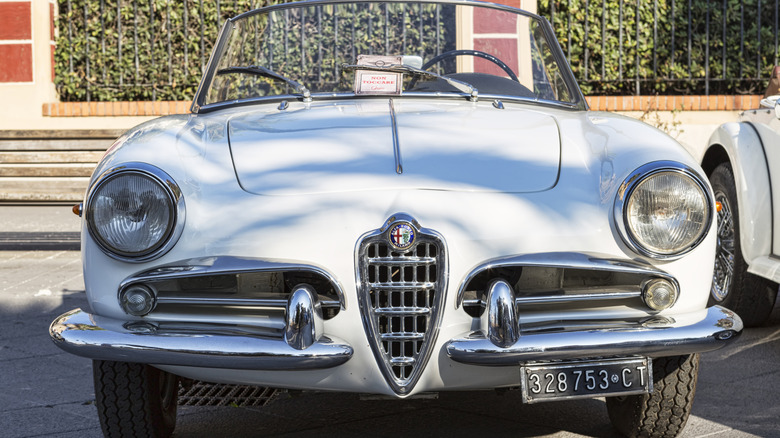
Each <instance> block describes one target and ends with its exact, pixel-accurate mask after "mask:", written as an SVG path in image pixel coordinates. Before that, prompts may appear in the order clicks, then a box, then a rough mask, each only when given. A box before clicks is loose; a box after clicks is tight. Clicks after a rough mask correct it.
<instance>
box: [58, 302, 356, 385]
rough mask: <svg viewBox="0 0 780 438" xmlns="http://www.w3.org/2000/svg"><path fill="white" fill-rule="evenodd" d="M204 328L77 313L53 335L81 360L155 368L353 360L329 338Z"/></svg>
mask: <svg viewBox="0 0 780 438" xmlns="http://www.w3.org/2000/svg"><path fill="white" fill-rule="evenodd" d="M303 319H305V318H303ZM290 325H292V324H291V323H288V326H290ZM298 325H300V324H298ZM201 327H202V328H200V329H190V330H171V331H167V330H164V329H162V328H158V327H156V326H155V325H153V324H146V323H142V324H137V323H133V322H129V323H128V322H125V321H119V320H115V319H110V318H105V317H97V316H93V315H90V314H89V313H86V312H84V311H82V310H81V309H76V310H72V311H70V312H68V313H65V314H63V315H61V316H60V317H59V318H57V319H55V320H54V322H53V323H52V324H51V327H50V328H49V334H50V336H51V338H52V340H53V341H54V343H55V344H56V345H57V346H58V347H60V348H61V349H63V350H65V351H67V352H68V353H72V354H75V355H78V356H83V357H87V358H90V359H100V360H112V361H120V362H140V363H148V364H155V365H182V366H193V367H205V368H231V369H249V370H311V369H321V368H330V367H335V366H338V365H341V364H343V363H345V362H346V361H348V360H349V359H350V358H351V357H352V347H351V346H349V345H348V344H346V343H345V342H343V341H340V340H338V339H335V338H328V337H326V336H318V339H316V340H314V339H311V337H309V338H310V339H308V340H307V339H301V338H302V337H303V338H305V337H306V336H303V335H301V334H296V335H291V334H290V333H288V332H290V330H288V332H286V333H285V335H284V337H269V336H262V335H257V334H250V333H240V332H236V333H230V332H227V331H225V330H220V329H219V327H218V326H216V325H214V326H213V327H212V328H213V330H208V326H207V325H202V326H201ZM317 331H319V329H318V330H317ZM301 333H303V334H305V331H302V332H301ZM318 334H319V333H318ZM307 344H308V345H307ZM302 347H303V348H302Z"/></svg>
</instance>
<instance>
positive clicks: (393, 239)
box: [390, 222, 416, 249]
mask: <svg viewBox="0 0 780 438" xmlns="http://www.w3.org/2000/svg"><path fill="white" fill-rule="evenodd" d="M415 237H416V236H415V234H414V228H412V226H411V225H409V224H407V223H403V222H402V223H400V224H396V225H395V226H394V227H393V228H391V229H390V244H391V245H393V246H394V247H395V248H398V249H408V248H409V247H410V246H412V244H413V243H414V239H415Z"/></svg>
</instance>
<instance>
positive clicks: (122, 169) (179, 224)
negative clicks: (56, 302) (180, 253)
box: [84, 162, 186, 263]
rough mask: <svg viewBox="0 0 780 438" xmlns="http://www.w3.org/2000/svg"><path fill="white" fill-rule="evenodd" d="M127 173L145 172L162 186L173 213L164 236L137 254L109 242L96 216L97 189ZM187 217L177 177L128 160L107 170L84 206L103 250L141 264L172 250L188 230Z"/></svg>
mask: <svg viewBox="0 0 780 438" xmlns="http://www.w3.org/2000/svg"><path fill="white" fill-rule="evenodd" d="M126 174H136V175H141V176H143V177H146V178H147V179H149V180H151V181H152V182H154V183H156V184H157V185H158V186H159V187H160V188H162V189H163V191H164V193H165V195H166V196H167V202H168V209H169V212H170V219H169V221H168V226H167V229H166V232H165V233H164V235H163V237H162V238H161V239H159V241H158V242H157V243H155V244H154V245H152V246H151V247H149V248H147V249H146V250H143V251H139V252H134V253H130V252H125V251H122V250H120V249H118V248H115V247H113V246H112V245H111V244H110V243H108V242H107V241H106V239H105V238H104V237H103V236H102V235H101V234H100V232H99V231H98V229H97V228H96V226H95V221H94V219H93V217H94V212H95V206H94V202H95V195H96V193H97V191H98V190H99V189H100V188H101V187H102V186H103V185H105V184H106V183H107V182H109V181H112V180H114V179H116V178H118V177H121V176H124V175H126ZM185 216H186V208H185V204H184V197H183V196H182V192H181V189H180V188H179V186H178V184H176V182H175V181H174V180H173V178H172V177H171V176H170V175H168V174H167V173H166V172H164V171H163V170H161V169H160V168H158V167H155V166H152V165H151V164H147V163H135V162H133V163H126V164H123V165H121V166H117V167H113V168H111V169H109V170H107V171H105V172H103V173H102V174H101V175H100V176H99V177H98V178H96V179H95V180H94V182H93V183H92V185H91V186H90V188H89V191H88V193H87V200H86V202H85V207H84V219H85V221H86V223H87V230H88V231H89V234H90V236H92V240H93V241H94V242H95V243H96V244H97V246H98V247H99V248H100V249H101V251H103V253H105V254H106V255H108V256H109V257H111V258H113V259H116V260H120V261H124V262H130V263H141V262H146V261H150V260H154V259H157V258H159V257H162V256H163V255H164V254H165V253H167V252H168V251H170V250H171V248H173V246H174V245H175V244H176V242H177V241H178V240H179V237H180V236H181V233H182V231H183V229H184V221H185Z"/></svg>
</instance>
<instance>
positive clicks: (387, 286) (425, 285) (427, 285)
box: [368, 282, 436, 290]
mask: <svg viewBox="0 0 780 438" xmlns="http://www.w3.org/2000/svg"><path fill="white" fill-rule="evenodd" d="M368 285H369V287H371V288H372V289H384V290H406V289H433V288H434V287H435V286H436V283H432V282H422V283H419V282H404V283H397V284H391V283H368Z"/></svg>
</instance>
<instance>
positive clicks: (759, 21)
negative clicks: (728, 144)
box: [539, 0, 778, 94]
mask: <svg viewBox="0 0 780 438" xmlns="http://www.w3.org/2000/svg"><path fill="white" fill-rule="evenodd" d="M777 9H778V2H777V1H775V0H763V1H761V0H540V1H539V14H540V15H543V16H545V17H546V18H547V19H548V20H550V21H551V22H552V24H553V27H554V28H555V32H556V34H557V36H558V39H559V41H560V44H561V47H562V48H563V51H564V52H565V53H567V56H568V58H569V59H570V60H571V62H570V63H571V65H572V69H573V71H574V73H575V76H576V77H577V79H578V81H579V82H580V85H581V86H582V88H583V91H585V93H586V94H760V93H763V91H764V88H765V87H766V84H767V82H768V79H769V75H770V73H771V71H772V67H773V66H774V64H775V63H776V62H777V59H778V53H777V48H778V47H777V46H778V41H777V39H778V35H777V32H778V31H777V28H778V10H777ZM724 48H725V50H724Z"/></svg>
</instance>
